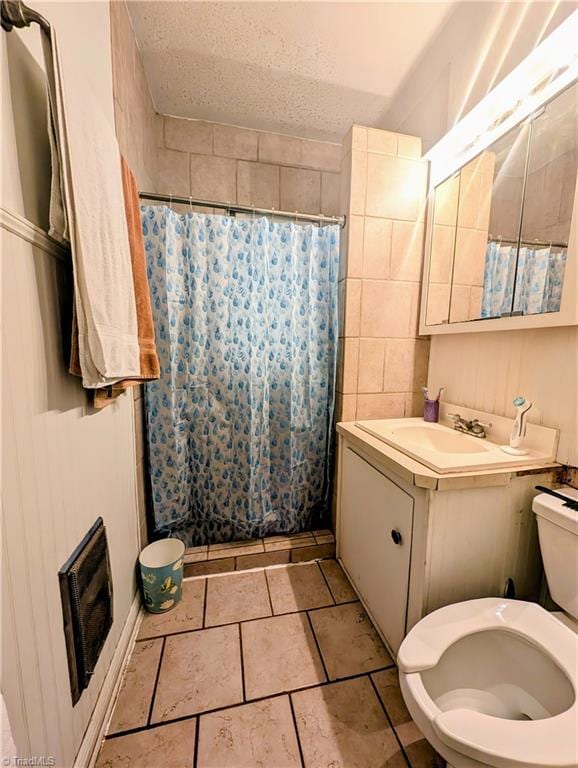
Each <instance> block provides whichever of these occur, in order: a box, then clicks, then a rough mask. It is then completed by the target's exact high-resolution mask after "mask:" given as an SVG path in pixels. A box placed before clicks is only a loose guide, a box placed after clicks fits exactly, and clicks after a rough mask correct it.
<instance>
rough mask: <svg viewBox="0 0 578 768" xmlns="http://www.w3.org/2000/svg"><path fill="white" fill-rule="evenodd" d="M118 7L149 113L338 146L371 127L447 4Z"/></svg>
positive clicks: (160, 0) (166, 2)
mask: <svg viewBox="0 0 578 768" xmlns="http://www.w3.org/2000/svg"><path fill="white" fill-rule="evenodd" d="M128 7H129V11H130V14H131V17H132V21H133V25H134V29H135V33H136V36H137V40H138V42H139V46H140V49H141V53H142V55H143V60H144V65H145V70H146V73H147V77H148V80H149V84H150V89H151V93H152V96H153V99H154V102H155V105H156V108H157V110H158V111H159V112H162V113H164V114H171V115H178V116H181V117H193V118H202V119H205V120H215V121H218V122H224V123H231V124H233V125H242V126H248V127H251V128H260V129H261V130H269V131H277V132H280V133H289V134H293V135H298V136H305V137H309V138H318V139H327V140H334V141H340V140H341V138H342V137H343V135H344V134H345V133H346V131H347V130H348V128H349V126H350V125H351V123H352V122H357V123H361V124H364V125H376V126H377V125H379V124H380V121H381V120H382V119H383V116H384V114H385V112H386V111H387V108H388V105H389V103H390V101H391V99H392V97H393V95H394V94H395V91H396V89H397V88H398V87H399V86H400V84H401V82H402V81H403V78H404V77H405V75H407V73H408V72H409V70H410V69H411V67H412V66H413V65H414V64H415V63H416V61H417V59H418V58H419V56H420V54H421V52H422V51H423V50H424V48H425V47H426V45H427V44H428V42H429V41H430V40H431V39H432V37H433V35H434V34H435V32H436V31H437V30H438V29H439V27H440V25H441V24H442V23H443V20H444V18H445V16H446V14H447V13H448V11H449V8H450V3H448V2H444V3H441V2H439V3H438V2H422V3H412V2H384V3H379V2H378V3H350V2H344V3H332V2H297V3H296V2H275V3H272V2H246V3H229V2H208V3H205V2H191V1H190V0H180V2H175V1H174V0H154V1H152V2H151V1H150V0H145V1H144V2H143V1H142V0H129V2H128Z"/></svg>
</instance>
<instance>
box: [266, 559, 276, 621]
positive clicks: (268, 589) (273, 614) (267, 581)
mask: <svg viewBox="0 0 578 768" xmlns="http://www.w3.org/2000/svg"><path fill="white" fill-rule="evenodd" d="M265 584H266V585H267V594H268V595H269V607H270V608H271V617H273V616H275V612H274V610H273V598H272V597H271V586H270V584H269V579H268V578H267V569H266V568H265Z"/></svg>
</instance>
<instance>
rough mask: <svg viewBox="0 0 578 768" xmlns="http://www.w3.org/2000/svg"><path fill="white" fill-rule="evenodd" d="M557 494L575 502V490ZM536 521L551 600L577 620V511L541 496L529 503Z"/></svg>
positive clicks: (577, 493) (576, 491)
mask: <svg viewBox="0 0 578 768" xmlns="http://www.w3.org/2000/svg"><path fill="white" fill-rule="evenodd" d="M556 491H557V492H558V493H561V494H563V495H564V496H568V497H570V498H572V499H576V500H577V501H578V490H575V489H574V488H568V487H567V486H564V487H563V488H557V489H556ZM532 509H533V510H534V513H535V514H536V517H537V520H538V536H539V538H540V550H541V551H542V559H543V561H544V571H545V572H546V579H547V581H548V587H549V588H550V594H551V595H552V599H553V600H554V602H556V603H557V604H558V605H559V606H560V608H562V609H563V610H564V611H566V613H569V614H570V616H572V617H573V618H574V619H578V511H576V510H573V509H570V508H569V507H566V506H564V502H563V501H562V500H561V499H557V498H555V497H554V496H550V495H548V494H547V493H541V494H540V495H539V496H536V498H535V499H534V501H533V503H532Z"/></svg>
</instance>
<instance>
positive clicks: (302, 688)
mask: <svg viewBox="0 0 578 768" xmlns="http://www.w3.org/2000/svg"><path fill="white" fill-rule="evenodd" d="M392 666H395V665H394V664H390V665H388V666H386V667H379V668H378V669H372V670H371V672H360V673H358V674H355V675H347V676H345V677H339V678H337V679H335V680H325V681H324V682H322V683H311V684H310V685H302V686H299V688H289V689H287V690H283V691H278V692H277V693H271V694H269V695H268V696H257V697H256V698H254V699H247V700H246V701H239V702H237V703H236V704H228V705H227V706H225V707H215V708H213V709H205V710H202V711H201V712H193V713H191V714H190V715H181V716H180V717H175V718H172V719H170V720H163V721H162V722H159V723H151V725H150V726H146V725H143V726H140V727H138V728H127V730H125V731H119V732H118V733H112V734H110V736H107V737H106V738H107V740H108V739H116V738H118V737H119V736H128V735H130V734H132V733H141V732H142V731H147V730H150V729H151V728H158V727H159V726H162V725H171V724H172V723H180V722H182V721H183V720H192V719H193V718H195V717H198V718H199V719H200V718H201V717H202V716H203V715H213V714H215V713H217V712H223V711H225V710H228V709H238V708H239V707H243V706H245V705H246V704H258V703H259V702H261V701H267V700H268V699H277V698H279V697H280V696H290V695H291V694H293V693H301V692H302V691H310V690H312V689H313V688H326V687H327V686H330V685H335V684H336V683H345V682H348V681H349V680H357V679H359V678H361V677H368V676H369V675H372V674H374V673H375V672H383V671H385V670H386V669H391V668H392Z"/></svg>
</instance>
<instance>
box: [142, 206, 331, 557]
mask: <svg viewBox="0 0 578 768" xmlns="http://www.w3.org/2000/svg"><path fill="white" fill-rule="evenodd" d="M142 212H143V233H144V240H145V248H146V253H147V261H148V276H149V283H150V290H151V297H152V306H153V317H154V323H155V335H156V343H157V351H158V354H159V359H160V363H161V378H160V380H159V381H155V382H151V383H149V384H147V385H146V388H145V402H146V416H147V428H148V429H147V432H148V445H149V460H150V475H151V485H152V503H153V510H154V519H155V528H156V530H157V531H158V532H160V533H163V534H170V535H174V536H178V537H179V538H181V539H182V540H183V541H184V542H185V543H186V544H187V545H188V546H194V545H199V544H207V543H220V542H227V541H241V540H246V539H250V538H254V537H261V536H266V535H270V534H285V533H292V532H297V531H302V530H305V529H307V528H309V527H310V526H312V525H315V524H319V522H320V521H321V519H322V518H323V517H324V515H325V513H326V512H327V507H328V498H329V479H330V450H331V423H332V418H333V403H334V387H335V370H336V345H337V335H338V329H337V279H338V262H339V228H338V226H337V225H331V226H321V227H317V226H314V225H312V224H307V225H299V224H296V223H294V222H289V221H283V222H280V223H279V222H273V221H270V220H268V219H267V218H258V219H248V218H247V219H236V218H232V217H227V216H216V215H205V214H198V213H190V214H183V215H179V214H177V213H175V212H174V211H172V210H171V209H170V208H167V207H153V206H146V207H144V208H143V209H142Z"/></svg>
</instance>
